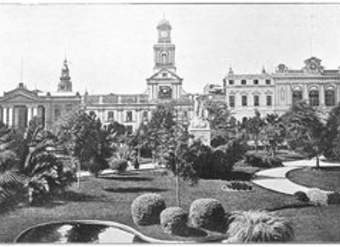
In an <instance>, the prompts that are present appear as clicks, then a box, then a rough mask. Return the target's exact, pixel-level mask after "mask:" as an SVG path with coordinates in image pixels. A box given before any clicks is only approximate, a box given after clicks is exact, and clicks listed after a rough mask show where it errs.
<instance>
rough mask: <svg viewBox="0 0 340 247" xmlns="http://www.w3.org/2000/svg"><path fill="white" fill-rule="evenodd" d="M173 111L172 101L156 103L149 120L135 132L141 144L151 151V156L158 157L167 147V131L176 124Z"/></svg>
mask: <svg viewBox="0 0 340 247" xmlns="http://www.w3.org/2000/svg"><path fill="white" fill-rule="evenodd" d="M174 111H175V108H174V105H173V104H172V103H169V104H158V105H157V107H156V109H155V110H154V111H153V112H152V118H151V120H150V121H149V122H148V123H147V124H146V125H143V126H141V127H140V129H139V131H138V132H137V133H139V137H138V138H140V139H142V140H143V142H142V145H143V146H144V147H145V148H147V149H149V150H152V151H153V158H156V159H160V158H161V157H162V153H163V152H165V150H166V149H167V141H168V136H169V134H170V133H169V132H170V131H171V129H173V128H174V126H175V125H176V122H175V114H174ZM142 129H143V131H141V130H142Z"/></svg>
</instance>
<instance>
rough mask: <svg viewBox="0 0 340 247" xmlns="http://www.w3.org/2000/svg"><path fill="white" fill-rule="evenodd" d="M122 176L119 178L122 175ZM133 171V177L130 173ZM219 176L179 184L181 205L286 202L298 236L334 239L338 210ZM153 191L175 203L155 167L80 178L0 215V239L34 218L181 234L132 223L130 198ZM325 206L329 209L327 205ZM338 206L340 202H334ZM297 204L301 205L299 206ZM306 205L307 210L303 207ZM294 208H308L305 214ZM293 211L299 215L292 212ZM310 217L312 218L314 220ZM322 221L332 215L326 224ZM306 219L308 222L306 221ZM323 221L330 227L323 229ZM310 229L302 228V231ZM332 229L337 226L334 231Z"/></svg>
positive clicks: (171, 184)
mask: <svg viewBox="0 0 340 247" xmlns="http://www.w3.org/2000/svg"><path fill="white" fill-rule="evenodd" d="M122 177H123V179H122ZM137 177H138V179H136V178H137ZM225 183H226V181H223V180H200V181H199V184H198V185H197V186H194V187H190V186H189V185H184V184H182V186H181V198H182V207H183V208H184V209H185V210H189V207H190V204H191V202H192V201H194V200H195V199H198V198H205V197H209V198H216V199H218V200H220V201H221V202H222V204H223V206H224V208H225V210H226V211H227V212H230V211H236V210H250V209H269V210H275V209H278V208H286V209H285V210H281V211H280V212H281V213H283V216H288V217H289V218H290V219H292V220H294V222H295V223H296V224H298V225H297V226H294V228H295V227H296V228H297V232H296V234H297V236H299V238H300V239H304V237H303V236H301V234H306V236H309V238H308V239H309V240H311V241H318V240H319V239H325V238H326V237H329V236H331V238H328V239H327V240H328V241H331V240H334V239H339V236H340V234H339V231H340V230H339V229H340V222H337V221H336V220H335V217H334V214H335V213H336V215H337V214H338V212H339V211H338V212H336V210H334V207H325V208H321V209H322V210H323V214H324V215H325V217H320V219H318V221H317V220H315V217H316V215H313V214H312V213H313V211H308V210H316V209H315V208H311V209H309V208H297V205H300V206H301V205H302V204H301V202H298V201H297V200H296V199H295V198H294V197H293V196H288V195H283V194H279V193H275V192H272V191H269V190H265V189H263V188H261V187H258V186H256V185H253V190H251V191H249V192H242V193H238V192H225V191H222V189H221V187H222V185H224V184H225ZM150 191H151V192H154V191H155V192H156V193H159V194H161V195H162V196H163V197H164V198H165V199H166V204H167V206H176V199H175V179H174V177H172V176H171V175H166V174H162V173H156V172H154V171H144V172H142V171H140V172H138V174H136V173H134V174H132V175H131V176H130V175H121V176H117V175H115V176H112V177H111V178H107V177H106V178H94V177H87V178H82V180H81V183H80V189H77V188H76V187H75V186H73V187H71V188H70V191H69V192H67V193H65V194H64V195H63V196H62V197H59V198H55V199H54V200H53V201H51V202H50V203H47V204H45V205H43V206H36V207H27V206H22V207H19V208H17V209H15V210H12V211H10V212H7V213H5V214H2V215H0V242H11V241H13V239H14V238H15V237H16V236H17V235H18V234H19V233H20V232H21V231H23V230H25V229H26V228H28V227H31V226H33V225H36V224H40V223H44V222H49V221H62V220H80V219H83V220H85V219H88V220H92V219H98V220H109V221H116V222H119V223H123V224H126V225H129V226H132V227H134V228H135V229H137V230H139V231H141V232H142V233H144V234H146V235H148V236H151V237H155V238H159V239H181V238H180V237H171V236H169V235H167V234H165V233H163V232H162V231H161V230H160V227H159V225H155V226H149V227H136V226H135V225H134V223H133V221H132V218H131V215H130V206H131V203H132V201H133V200H134V199H135V198H136V197H137V196H138V195H141V194H143V193H146V192H150ZM328 208H330V209H331V210H330V211H329V210H328ZM336 209H337V210H340V207H337V208H336ZM302 210H303V211H302ZM306 210H307V211H306ZM299 212H309V214H310V215H311V217H312V216H313V217H312V218H311V220H313V222H311V220H310V219H309V218H308V217H305V216H304V214H302V213H299ZM296 215H299V216H298V217H297V216H296ZM314 220H315V221H314ZM328 221H333V223H332V225H329V222H328ZM311 225H312V226H311ZM324 226H327V227H328V226H329V227H330V228H332V229H329V230H330V232H331V233H328V232H327V229H324V228H323V227H324ZM308 229H311V230H310V231H311V232H308V234H307V233H306V231H309V230H308ZM332 231H333V232H334V231H338V236H337V235H335V233H334V234H333V233H332Z"/></svg>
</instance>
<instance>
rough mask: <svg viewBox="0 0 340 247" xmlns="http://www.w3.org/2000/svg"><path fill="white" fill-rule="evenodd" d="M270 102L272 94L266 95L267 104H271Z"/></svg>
mask: <svg viewBox="0 0 340 247" xmlns="http://www.w3.org/2000/svg"><path fill="white" fill-rule="evenodd" d="M272 104H273V102H272V96H271V95H267V106H271V105H272Z"/></svg>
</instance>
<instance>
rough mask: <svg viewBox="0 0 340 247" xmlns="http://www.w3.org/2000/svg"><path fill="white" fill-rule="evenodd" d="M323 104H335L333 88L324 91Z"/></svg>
mask: <svg viewBox="0 0 340 247" xmlns="http://www.w3.org/2000/svg"><path fill="white" fill-rule="evenodd" d="M325 105H326V106H334V105H335V92H334V90H333V89H327V90H326V91H325Z"/></svg>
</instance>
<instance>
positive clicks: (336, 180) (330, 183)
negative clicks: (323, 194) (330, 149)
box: [288, 167, 340, 192]
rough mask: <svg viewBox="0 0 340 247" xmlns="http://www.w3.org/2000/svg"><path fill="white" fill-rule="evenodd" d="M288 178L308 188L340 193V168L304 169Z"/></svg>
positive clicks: (290, 173) (293, 172) (291, 173)
mask: <svg viewBox="0 0 340 247" xmlns="http://www.w3.org/2000/svg"><path fill="white" fill-rule="evenodd" d="M288 178H289V179H290V180H292V181H293V182H295V183H297V184H301V185H305V186H307V187H317V188H319V189H323V190H331V191H338V192H340V167H322V168H319V169H315V168H302V169H298V170H293V171H291V172H289V173H288Z"/></svg>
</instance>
